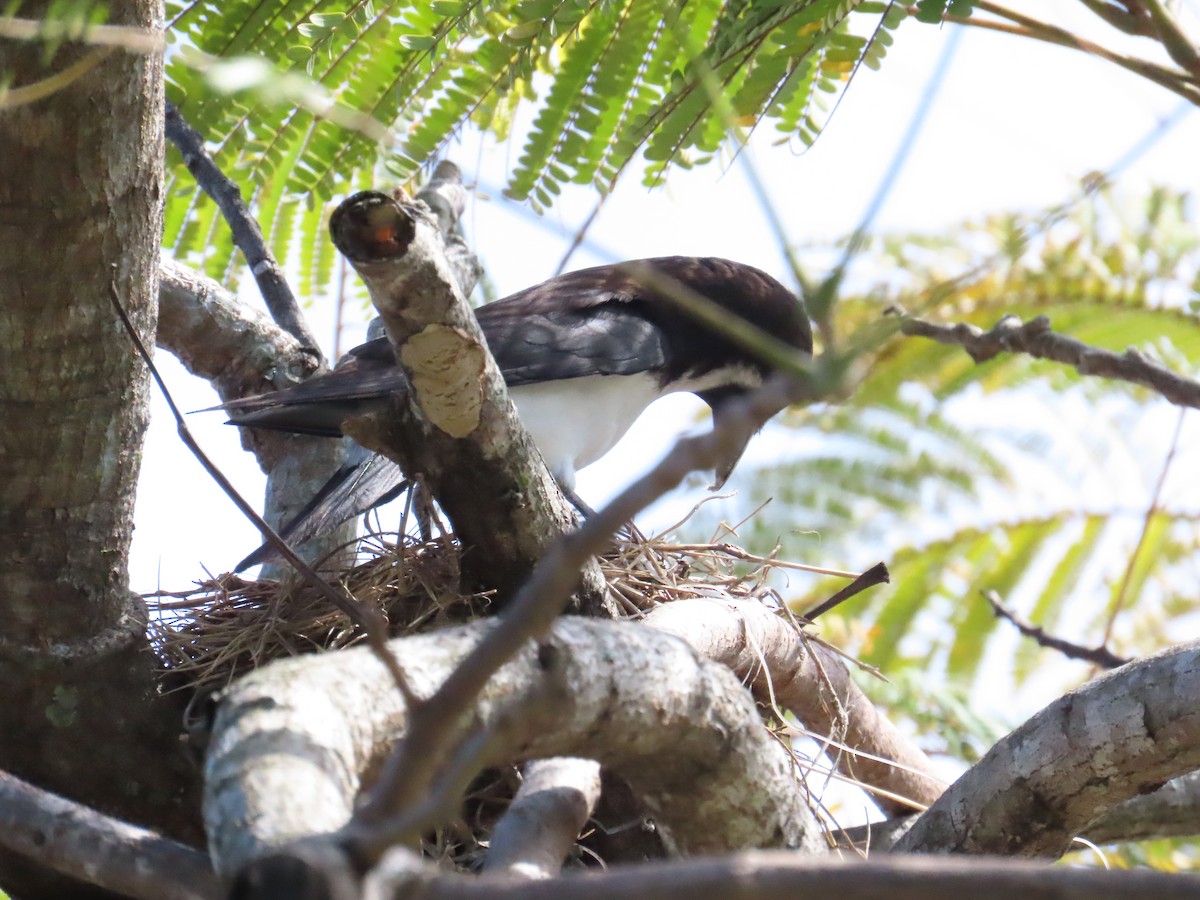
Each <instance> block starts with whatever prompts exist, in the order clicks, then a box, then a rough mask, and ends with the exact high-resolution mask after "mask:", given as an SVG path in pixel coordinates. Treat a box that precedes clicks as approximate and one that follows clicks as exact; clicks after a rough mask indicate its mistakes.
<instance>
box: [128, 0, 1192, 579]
mask: <svg viewBox="0 0 1200 900" xmlns="http://www.w3.org/2000/svg"><path fill="white" fill-rule="evenodd" d="M1011 5H1013V6H1017V7H1020V8H1022V9H1024V10H1027V11H1029V12H1030V13H1031V14H1033V15H1036V16H1038V17H1040V18H1043V19H1045V20H1049V21H1054V22H1058V23H1064V24H1065V23H1072V22H1073V23H1077V24H1083V25H1086V26H1088V30H1089V33H1090V34H1091V35H1092V36H1093V37H1097V38H1103V39H1104V40H1105V41H1106V42H1107V43H1108V44H1109V45H1110V46H1113V45H1114V44H1113V41H1112V40H1111V36H1110V35H1109V34H1108V33H1107V32H1106V30H1105V29H1103V28H1102V27H1094V26H1092V25H1091V19H1090V18H1089V17H1088V16H1087V15H1086V13H1083V12H1082V8H1081V5H1080V4H1079V3H1078V2H1077V0H1042V2H1025V3H1017V4H1011ZM1189 8H1190V9H1191V10H1192V11H1193V12H1194V10H1195V6H1194V5H1192V6H1191V7H1189ZM1195 18H1196V17H1195V16H1193V17H1192V24H1193V25H1196V21H1195ZM1198 30H1200V27H1197V28H1194V29H1193V32H1195V31H1198ZM946 36H947V32H945V31H942V30H939V29H937V28H934V27H931V26H924V25H920V24H918V23H915V22H908V23H905V24H904V25H903V26H902V27H901V28H900V29H899V31H898V33H897V39H896V43H895V45H894V46H893V47H892V48H891V51H890V53H889V55H888V57H887V58H886V59H885V60H884V64H883V68H882V70H881V71H879V72H872V71H869V70H865V69H864V70H862V71H861V72H860V73H859V74H858V75H857V76H856V78H855V81H854V82H853V84H852V85H851V86H850V89H849V90H848V91H847V93H846V95H845V97H844V99H843V101H842V103H841V106H840V107H839V109H838V110H837V113H836V115H835V117H834V119H833V121H832V123H831V124H830V125H829V126H828V128H827V129H826V131H825V133H824V134H823V135H822V137H821V138H820V139H819V140H818V141H817V143H816V145H815V146H814V147H813V148H812V149H811V150H809V151H808V152H806V153H803V154H799V155H798V154H796V153H795V152H793V150H792V149H790V148H788V147H771V146H770V145H769V141H770V140H772V139H773V138H774V134H773V133H772V132H771V130H770V128H769V127H768V128H765V129H764V130H763V133H762V134H761V135H759V136H756V140H755V142H754V144H753V147H752V149H751V150H749V151H747V152H746V153H745V154H743V156H742V157H741V159H740V160H739V161H738V163H737V164H735V165H734V166H733V167H732V168H731V169H729V170H728V171H722V170H721V169H720V168H719V167H718V166H716V165H712V166H708V167H706V168H703V169H699V170H695V171H692V172H676V173H673V174H672V175H671V181H670V185H669V187H667V188H666V189H663V190H658V191H655V192H648V191H647V190H646V189H644V188H642V187H641V185H640V183H639V182H638V180H637V178H636V177H630V178H629V179H628V180H627V181H626V182H625V183H624V184H623V185H622V186H621V187H620V188H619V189H618V190H617V191H616V192H615V194H614V195H613V197H612V198H610V200H609V201H608V203H607V204H606V205H605V207H604V209H603V211H602V212H601V214H600V216H599V219H598V221H597V222H596V224H595V225H594V227H593V228H592V229H591V230H590V232H589V234H588V237H589V240H590V241H591V242H593V243H594V244H595V245H596V246H598V247H600V248H604V249H603V251H602V252H606V253H610V254H611V257H610V256H607V255H601V254H600V253H590V252H587V251H586V250H581V251H579V252H577V253H576V255H575V256H574V257H573V259H572V261H571V264H570V267H571V268H579V267H582V266H585V265H592V264H595V263H599V262H610V261H613V259H614V258H636V257H645V256H658V255H667V254H687V255H717V256H725V257H729V258H733V259H737V260H740V261H743V262H747V263H751V264H754V265H757V266H759V267H761V268H763V269H766V270H767V271H769V272H771V273H773V274H775V275H776V276H778V277H780V278H781V279H782V280H784V281H785V282H786V281H787V280H788V271H787V268H786V266H785V265H784V263H783V262H782V257H781V255H780V252H779V247H778V243H777V241H776V239H775V238H774V237H773V236H772V234H771V232H770V230H769V229H768V227H767V225H766V222H765V217H764V216H763V214H762V211H761V208H760V207H759V205H758V203H757V202H756V200H755V199H754V196H753V193H752V191H751V190H750V189H749V186H748V184H747V181H746V177H745V173H744V168H743V167H744V165H745V164H746V163H747V162H751V161H752V162H753V164H754V165H755V166H756V167H757V169H758V171H759V173H760V176H761V178H762V179H763V180H764V181H765V183H766V184H767V185H768V188H769V190H770V192H771V194H772V197H773V201H774V204H775V207H776V209H777V210H778V212H779V214H780V216H781V218H782V220H783V223H784V227H785V229H786V233H787V238H788V240H789V241H790V242H791V243H792V244H793V245H794V246H796V247H799V248H801V258H802V260H803V250H802V248H803V247H804V246H807V245H810V244H813V243H820V242H826V241H831V240H834V239H836V238H838V237H840V236H842V235H845V234H846V233H848V232H849V231H851V230H852V229H853V228H854V227H855V225H856V224H857V223H858V221H859V219H860V218H861V216H862V214H863V212H864V210H865V209H866V207H867V204H868V202H869V200H870V198H871V196H872V194H873V193H874V191H875V189H876V186H877V184H878V182H879V179H880V177H881V176H882V173H883V172H884V170H885V169H886V167H887V166H888V164H889V162H890V160H891V157H892V154H893V152H894V149H895V148H896V146H897V144H898V142H899V141H900V138H901V135H902V134H903V133H904V131H905V129H906V127H907V125H908V122H909V120H910V118H911V116H912V113H913V110H914V108H915V106H916V104H917V102H918V101H919V98H920V96H921V93H922V91H923V90H924V89H925V86H926V83H927V80H928V77H929V74H930V72H931V71H932V70H933V69H934V67H935V65H936V63H937V60H938V57H939V54H940V53H941V52H942V48H943V46H944V45H945V41H946ZM1122 46H1123V47H1124V48H1126V49H1127V50H1128V51H1130V52H1132V51H1134V50H1139V51H1140V52H1146V48H1141V47H1140V45H1139V44H1138V43H1137V42H1131V43H1130V42H1127V43H1126V44H1124V45H1122ZM1179 105H1180V101H1179V100H1178V98H1176V97H1175V95H1173V94H1170V93H1169V92H1167V91H1165V90H1163V89H1161V88H1158V87H1156V86H1154V85H1152V84H1149V83H1148V82H1144V81H1143V80H1141V79H1139V78H1137V77H1136V76H1133V75H1131V74H1128V73H1126V72H1124V71H1122V70H1120V69H1118V68H1117V67H1115V66H1113V65H1111V64H1108V63H1104V62H1102V61H1099V60H1095V59H1091V58H1089V57H1087V56H1084V55H1083V54H1080V53H1077V52H1073V51H1070V50H1067V49H1063V48H1059V47H1050V46H1046V45H1042V44H1036V43H1032V42H1029V41H1022V40H1018V39H1015V38H1012V37H1008V36H1003V35H996V34H992V33H987V32H982V31H980V30H977V29H971V30H968V31H967V32H966V33H965V34H964V36H963V38H962V41H961V43H960V45H959V47H958V50H957V53H956V54H955V56H954V58H953V61H952V63H951V67H950V70H949V73H948V76H947V78H946V80H945V82H944V83H943V84H942V87H941V91H940V94H939V96H938V99H937V102H936V103H935V105H934V107H933V109H932V111H931V113H930V115H929V118H928V121H927V123H926V125H925V127H924V129H923V131H922V132H921V135H920V138H919V140H918V141H917V143H916V145H915V146H914V147H913V150H912V153H911V155H910V158H909V159H908V160H907V161H906V165H905V168H904V170H903V172H902V173H901V176H900V178H899V180H898V182H897V184H896V185H895V188H894V190H893V191H892V192H891V194H890V196H889V197H888V199H887V203H886V205H885V206H884V208H883V209H882V211H881V214H880V216H879V218H878V220H877V221H876V225H875V228H876V230H904V231H911V230H929V231H937V230H939V229H944V228H946V227H947V226H950V225H953V224H954V223H955V222H958V221H960V220H962V219H963V218H966V217H970V216H976V215H980V214H983V213H986V212H997V211H1002V210H1014V209H1030V210H1032V209H1039V208H1042V207H1044V206H1046V205H1049V204H1051V203H1054V202H1057V201H1060V200H1062V199H1064V198H1066V197H1067V196H1070V195H1071V194H1072V193H1073V192H1074V191H1075V188H1076V185H1077V184H1078V182H1079V179H1080V178H1081V177H1082V176H1083V175H1085V174H1086V173H1088V172H1090V171H1093V170H1103V169H1107V168H1109V167H1111V166H1112V165H1113V164H1114V163H1115V162H1116V161H1117V160H1119V159H1121V158H1122V157H1123V156H1124V155H1125V154H1126V152H1127V151H1128V150H1129V149H1130V148H1131V147H1133V146H1134V145H1136V144H1137V143H1138V142H1139V141H1140V140H1141V139H1142V138H1143V137H1144V136H1145V135H1146V134H1147V133H1149V132H1151V131H1152V130H1153V129H1154V127H1155V126H1156V124H1157V123H1159V122H1161V121H1163V120H1164V119H1166V118H1167V117H1168V116H1170V115H1172V114H1173V113H1174V112H1175V111H1176V110H1177V109H1178V108H1179ZM1198 148H1200V115H1197V114H1196V112H1195V111H1192V112H1191V113H1189V114H1187V115H1186V116H1184V117H1183V119H1182V121H1180V122H1179V124H1178V125H1177V126H1175V127H1174V128H1173V129H1172V130H1171V131H1170V133H1169V134H1168V135H1167V136H1166V137H1165V138H1164V139H1163V140H1161V141H1159V142H1158V143H1157V144H1156V145H1155V146H1154V147H1153V149H1152V150H1150V151H1149V152H1148V153H1146V154H1145V155H1144V156H1142V157H1141V158H1140V159H1139V160H1138V161H1137V162H1136V163H1135V164H1134V165H1133V166H1131V167H1130V168H1128V169H1127V170H1125V171H1124V172H1123V173H1122V175H1121V177H1120V179H1119V183H1120V184H1121V185H1122V187H1123V188H1124V189H1126V190H1128V191H1129V192H1131V193H1137V192H1140V191H1142V190H1143V189H1145V188H1146V187H1147V186H1149V185H1150V184H1167V185H1171V186H1174V187H1177V188H1182V189H1188V190H1191V191H1193V192H1195V191H1196V190H1197V188H1198V187H1200V165H1197V159H1198V158H1200V153H1198ZM519 149H520V148H519V146H517V145H511V146H502V147H495V146H486V147H482V148H481V145H480V142H479V141H478V140H477V139H475V138H473V137H468V138H466V139H464V142H463V144H462V145H460V146H458V147H455V148H452V149H451V150H450V152H449V154H448V155H449V157H450V158H451V159H454V160H455V161H456V162H458V163H459V164H460V165H461V166H462V167H463V169H464V170H465V172H466V176H467V178H468V179H471V178H477V180H478V182H479V184H480V185H481V186H486V188H487V191H488V196H483V195H482V193H480V194H477V196H476V197H475V198H474V199H473V200H472V201H471V203H470V205H469V207H468V210H467V212H466V215H465V217H464V225H465V226H466V228H467V230H468V234H467V237H468V240H469V241H470V242H471V243H472V244H473V246H474V247H475V249H476V250H477V252H478V253H479V254H480V256H481V258H482V260H483V262H484V264H485V265H486V267H487V269H488V274H489V277H490V278H491V279H492V281H493V282H494V283H495V285H496V287H497V289H498V290H499V292H500V293H501V294H507V293H511V292H512V291H515V290H518V289H520V288H522V287H526V286H528V285H530V284H533V283H536V282H538V281H541V280H543V279H545V278H546V277H548V276H550V275H551V274H553V272H554V270H555V268H556V266H557V265H558V261H559V259H560V258H561V257H562V254H563V253H564V251H565V247H566V246H567V244H568V243H569V241H570V238H571V236H572V235H573V233H574V231H575V229H576V227H577V225H578V223H579V222H581V221H582V220H583V219H584V218H585V217H586V215H587V214H588V212H590V209H591V204H592V203H593V202H594V198H593V196H592V195H591V194H590V193H588V192H585V191H578V192H574V193H570V192H568V194H567V195H566V197H565V198H564V202H563V203H562V205H561V206H560V207H559V208H556V209H555V210H553V211H551V212H550V213H549V214H548V215H547V216H546V218H545V220H544V221H542V222H540V223H539V222H535V221H534V220H533V218H532V216H531V215H530V214H529V213H528V212H527V211H525V210H523V209H519V208H516V207H515V206H514V205H513V204H511V203H510V202H508V201H505V200H503V199H502V198H501V197H500V196H499V187H500V186H501V185H502V184H503V181H504V172H505V166H506V164H507V163H509V162H510V161H511V160H514V159H515V158H516V157H517V155H518V151H519ZM330 305H331V304H329V303H326V302H323V301H322V300H320V299H318V300H317V301H316V302H315V303H314V304H313V308H312V317H313V321H314V322H315V323H316V324H317V327H318V329H319V330H318V333H319V334H328V335H330V339H329V341H328V343H327V344H326V347H327V349H328V348H329V347H331V346H332V334H331V332H332V322H331V319H332V315H331V311H330V310H329V309H328V308H327V307H328V306H330ZM354 340H355V336H354V335H351V336H350V341H351V342H353V341H354ZM158 361H159V364H160V365H161V366H162V367H163V369H164V373H165V374H166V376H167V377H168V380H169V384H170V387H171V389H172V392H173V393H174V395H175V397H176V402H177V403H178V404H179V406H180V407H181V408H183V409H197V408H200V407H205V406H209V405H211V404H212V403H213V402H215V401H214V399H213V397H214V394H213V393H212V391H211V390H210V389H209V388H208V387H207V385H205V384H203V383H200V382H197V381H196V380H195V379H192V378H191V377H190V376H188V375H187V374H186V373H185V372H183V370H182V369H181V368H180V367H178V365H176V364H175V363H174V360H173V359H172V358H170V357H169V356H168V355H167V354H165V353H163V354H159V356H158ZM702 408H703V407H702V405H701V404H699V401H695V400H694V399H693V398H687V397H679V398H668V399H667V400H665V401H662V403H661V404H660V405H656V407H655V408H654V410H653V412H652V413H650V414H648V415H647V416H645V417H643V419H642V421H641V422H639V424H638V425H637V426H635V428H634V430H633V431H632V432H631V433H630V435H629V436H627V438H626V440H625V441H624V442H623V443H622V444H621V445H620V446H619V447H618V448H617V449H616V450H615V451H613V453H611V454H610V455H609V457H607V458H606V459H605V460H602V461H601V462H600V463H597V464H596V465H595V466H593V467H591V468H590V469H588V470H586V471H585V472H583V473H581V477H580V485H579V490H580V493H581V494H582V495H583V496H584V497H585V498H587V499H589V500H590V501H591V502H592V503H593V504H597V503H600V502H603V500H604V498H605V497H606V496H608V495H609V494H611V493H612V492H613V491H614V490H616V489H619V488H620V487H621V486H623V484H624V483H625V482H627V481H628V480H629V479H630V478H631V477H633V476H635V475H637V474H639V473H640V472H641V471H642V470H643V469H644V468H646V467H647V466H649V465H650V464H651V463H652V462H653V461H654V460H655V459H656V458H657V456H658V455H659V453H660V452H661V449H663V448H664V447H665V446H666V444H667V443H668V441H669V439H670V438H671V437H672V436H673V435H674V433H675V432H676V431H677V430H678V429H681V428H686V427H688V425H689V423H691V422H693V421H694V417H695V416H696V415H697V414H698V410H699V409H702ZM152 416H153V422H152V425H151V429H150V434H149V437H148V440H147V444H146V450H145V463H144V470H143V477H142V482H141V486H140V490H139V495H138V503H137V510H136V521H137V531H136V533H135V536H134V546H133V554H132V560H131V576H132V586H133V588H134V589H135V590H140V591H152V590H155V589H157V588H159V587H162V588H164V589H168V590H178V589H182V588H186V587H188V586H189V585H190V584H191V582H193V581H195V580H198V579H202V578H203V577H204V576H205V572H206V571H207V572H211V573H214V574H215V573H219V572H223V571H226V570H228V568H230V567H231V566H232V565H233V564H234V563H235V562H236V561H237V560H238V559H240V558H241V557H242V556H243V555H244V554H245V553H247V552H248V551H249V550H251V549H252V548H253V547H255V546H257V544H258V539H257V535H256V532H255V530H254V528H253V527H252V526H251V525H249V523H247V522H245V521H244V520H243V519H242V518H241V516H240V515H239V514H238V512H237V511H236V509H235V508H234V507H233V505H232V504H231V503H230V501H229V500H228V499H227V498H225V497H224V495H223V494H222V493H221V492H220V490H219V489H218V488H217V487H216V486H215V485H213V484H212V483H211V482H210V481H209V479H208V477H207V475H206V474H205V473H204V471H203V470H202V469H201V468H200V466H199V464H198V463H196V462H195V460H194V459H192V457H191V456H190V454H189V453H188V452H187V451H186V450H185V449H184V448H182V446H181V445H180V444H179V442H178V439H177V437H176V436H175V431H174V425H173V423H172V422H171V420H170V417H169V415H168V414H167V412H166V408H165V405H164V404H163V403H162V401H161V398H158V397H157V396H156V397H155V400H154V404H153V409H152ZM222 421H223V419H222V417H220V416H216V415H206V416H193V417H191V420H190V425H191V427H192V429H193V432H194V433H195V435H196V436H197V438H198V440H199V441H200V442H201V444H202V445H203V446H204V447H205V448H206V450H207V451H208V452H209V453H210V455H211V456H212V457H213V458H214V460H215V461H216V462H217V464H218V465H219V466H221V468H222V469H223V470H224V471H225V472H226V473H227V474H228V475H230V477H231V478H232V479H233V480H234V482H235V484H236V485H237V486H238V487H239V488H240V489H241V490H242V491H243V493H244V494H245V496H247V497H248V498H251V499H252V500H258V499H259V498H261V496H262V477H261V475H260V474H259V473H258V470H257V468H256V466H254V464H253V462H252V461H251V459H250V457H248V456H247V455H245V454H244V453H242V452H241V451H240V449H239V445H238V437H237V432H236V430H235V429H233V428H230V427H227V426H224V425H221V424H220V423H221V422H222ZM1166 439H1167V438H1166V437H1164V451H1165V441H1166ZM826 562H831V561H826Z"/></svg>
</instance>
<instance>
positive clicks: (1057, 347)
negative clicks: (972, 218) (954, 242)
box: [900, 314, 1200, 408]
mask: <svg viewBox="0 0 1200 900" xmlns="http://www.w3.org/2000/svg"><path fill="white" fill-rule="evenodd" d="M902 315H903V314H902ZM900 330H901V332H903V333H904V334H908V335H915V336H917V337H925V338H929V339H931V340H934V341H937V342H938V343H939V344H956V345H958V346H959V347H962V348H963V349H964V350H966V351H967V353H968V354H970V356H971V358H972V359H973V360H975V362H977V363H984V362H987V361H988V360H990V359H992V358H993V357H994V356H996V355H998V354H1000V353H1025V354H1027V355H1029V356H1033V357H1036V358H1037V359H1050V360H1054V361H1055V362H1061V363H1066V364H1067V365H1069V366H1072V367H1073V368H1074V369H1075V370H1076V371H1077V372H1079V374H1080V375H1095V376H1098V377H1101V378H1113V379H1116V380H1118V381H1128V382H1130V383H1132V384H1137V385H1141V386H1142V387H1147V388H1150V389H1151V390H1153V391H1156V392H1157V393H1159V394H1161V395H1162V396H1163V397H1164V398H1165V399H1166V400H1167V401H1168V402H1170V403H1173V404H1174V405H1176V406H1187V407H1193V408H1200V382H1196V381H1193V380H1192V379H1190V378H1184V377H1183V376H1182V375H1177V374H1176V373H1174V372H1172V371H1171V370H1170V369H1168V368H1167V367H1166V366H1164V365H1162V364H1161V363H1158V362H1155V361H1154V360H1152V359H1150V358H1148V357H1147V356H1145V354H1143V353H1141V352H1140V351H1138V350H1134V349H1132V348H1131V349H1129V350H1126V351H1125V352H1124V353H1113V352H1112V351H1111V350H1102V349H1100V348H1098V347H1091V346H1088V345H1087V344H1085V343H1083V342H1082V341H1079V340H1076V339H1075V338H1072V337H1067V336H1066V335H1062V334H1056V333H1055V332H1053V331H1051V329H1050V320H1049V319H1048V318H1046V317H1045V316H1038V317H1037V318H1035V319H1031V320H1030V321H1028V322H1022V321H1021V320H1020V319H1018V318H1017V317H1016V316H1005V317H1004V318H1002V319H1001V320H1000V321H999V322H997V323H996V325H995V326H994V327H993V328H992V330H991V331H984V330H983V329H981V328H979V327H977V326H975V325H968V324H965V323H959V324H957V325H938V324H936V323H933V322H927V321H925V320H923V319H918V318H916V317H914V316H908V315H904V317H903V319H902V321H901V324H900Z"/></svg>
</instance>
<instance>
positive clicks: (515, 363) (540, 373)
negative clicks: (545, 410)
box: [478, 299, 666, 387]
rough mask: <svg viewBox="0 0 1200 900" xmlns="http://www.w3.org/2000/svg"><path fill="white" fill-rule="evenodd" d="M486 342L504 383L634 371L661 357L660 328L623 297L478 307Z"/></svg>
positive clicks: (656, 363)
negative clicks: (524, 307)
mask: <svg viewBox="0 0 1200 900" xmlns="http://www.w3.org/2000/svg"><path fill="white" fill-rule="evenodd" d="M478 315H479V324H480V326H481V327H482V328H483V332H484V334H485V335H486V337H487V342H488V348H489V349H490V350H491V351H492V355H493V356H495V358H496V363H497V365H499V367H500V371H501V373H502V374H503V375H504V380H505V381H506V382H507V383H508V386H509V387H516V386H518V385H522V384H533V383H538V382H544V381H559V380H561V379H565V378H583V377H586V376H588V375H635V374H637V373H639V372H645V371H647V370H650V369H658V368H661V367H662V366H663V365H664V363H665V360H666V345H665V342H664V340H663V334H662V330H661V329H660V328H657V327H655V325H654V324H653V323H651V322H649V321H647V320H646V319H645V318H644V317H642V316H640V315H638V314H637V312H636V310H635V309H634V308H633V306H632V305H631V304H630V303H629V302H627V301H625V300H623V299H617V300H614V299H609V300H608V301H607V302H603V303H598V304H595V305H593V306H589V307H584V308H579V307H568V308H565V309H553V310H547V311H544V312H536V313H534V314H532V315H530V314H529V313H528V312H526V313H525V314H523V315H514V314H511V313H510V311H509V310H506V309H502V308H500V306H499V304H492V305H491V306H485V307H483V308H481V309H480V310H478Z"/></svg>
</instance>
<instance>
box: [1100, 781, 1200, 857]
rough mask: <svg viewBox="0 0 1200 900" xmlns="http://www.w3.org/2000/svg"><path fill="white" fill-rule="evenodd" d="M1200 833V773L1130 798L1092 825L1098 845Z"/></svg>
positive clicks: (1190, 835) (1188, 835)
mask: <svg viewBox="0 0 1200 900" xmlns="http://www.w3.org/2000/svg"><path fill="white" fill-rule="evenodd" d="M1197 834H1200V772H1190V773H1189V774H1187V775H1181V776H1180V777H1178V778H1173V779H1171V780H1170V781H1168V782H1167V783H1166V784H1164V785H1163V786H1162V787H1160V788H1159V789H1158V790H1157V791H1152V792H1151V793H1149V794H1139V795H1138V796H1136V797H1130V798H1129V799H1128V800H1126V801H1125V802H1124V803H1122V804H1120V805H1119V806H1116V807H1114V808H1112V809H1110V810H1109V811H1108V812H1106V813H1105V814H1104V815H1103V816H1101V817H1100V818H1099V819H1098V820H1097V821H1095V822H1093V823H1092V824H1091V825H1089V826H1088V828H1087V831H1085V832H1084V837H1086V838H1087V839H1088V840H1091V841H1095V842H1096V843H1097V844H1109V843H1113V842H1114V841H1148V840H1154V839H1156V838H1167V837H1194V836H1195V835H1197Z"/></svg>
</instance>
